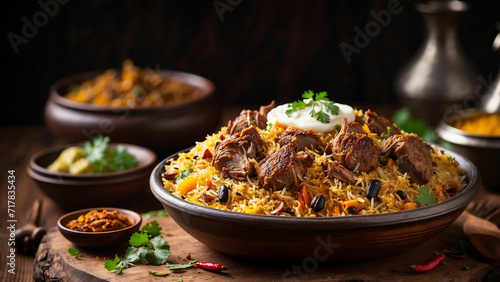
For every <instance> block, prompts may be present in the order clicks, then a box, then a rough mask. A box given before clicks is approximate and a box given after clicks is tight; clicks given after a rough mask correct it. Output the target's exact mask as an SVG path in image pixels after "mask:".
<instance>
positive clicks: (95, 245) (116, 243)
mask: <svg viewBox="0 0 500 282" xmlns="http://www.w3.org/2000/svg"><path fill="white" fill-rule="evenodd" d="M92 210H97V211H102V210H108V211H113V210H116V211H117V212H118V213H121V214H123V215H125V216H127V217H128V218H129V219H130V220H131V221H132V222H133V224H132V225H131V226H129V227H127V228H124V229H119V230H113V231H106V232H83V231H76V230H71V229H69V228H66V224H68V222H70V221H71V220H73V219H77V218H78V217H79V216H80V215H83V214H86V213H88V212H89V211H92ZM141 222H142V217H141V215H140V214H138V213H136V212H134V211H131V210H126V209H119V208H90V209H84V210H78V211H74V212H70V213H67V214H65V215H63V216H61V217H60V218H59V219H58V220H57V228H58V229H59V232H61V234H62V235H63V236H64V237H65V238H66V239H68V240H69V241H70V242H72V243H73V244H75V245H76V246H78V247H82V248H87V249H111V248H116V247H120V246H121V245H123V244H125V243H127V242H128V240H129V239H130V236H131V235H132V234H133V233H134V232H137V231H139V228H140V227H141Z"/></svg>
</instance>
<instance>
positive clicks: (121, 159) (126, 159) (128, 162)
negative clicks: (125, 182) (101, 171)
mask: <svg viewBox="0 0 500 282" xmlns="http://www.w3.org/2000/svg"><path fill="white" fill-rule="evenodd" d="M109 156H110V159H111V160H112V162H111V163H110V169H109V170H110V171H122V170H126V169H131V168H134V167H137V166H138V162H137V159H136V158H135V157H134V156H132V155H131V154H129V153H128V151H127V148H125V147H124V146H121V145H118V146H116V149H114V150H111V151H110V152H109Z"/></svg>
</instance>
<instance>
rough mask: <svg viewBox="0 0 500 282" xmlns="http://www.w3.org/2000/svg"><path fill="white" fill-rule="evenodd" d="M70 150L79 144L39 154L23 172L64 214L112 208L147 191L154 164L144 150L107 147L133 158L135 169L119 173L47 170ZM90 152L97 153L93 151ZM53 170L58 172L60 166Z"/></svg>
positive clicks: (152, 156)
mask: <svg viewBox="0 0 500 282" xmlns="http://www.w3.org/2000/svg"><path fill="white" fill-rule="evenodd" d="M101 145H102V144H101ZM71 147H81V144H73V145H62V146H55V147H52V148H48V149H45V150H43V151H40V152H38V153H36V154H35V155H33V156H32V157H31V159H30V163H29V165H28V168H27V171H28V175H29V176H30V177H31V178H32V179H33V180H34V181H35V183H36V184H37V186H38V187H39V188H40V190H42V192H43V193H44V194H45V195H47V196H48V197H49V198H51V199H52V200H53V201H54V202H55V203H56V204H58V205H59V206H61V207H62V208H64V209H66V210H76V209H79V208H86V207H92V206H107V205H114V204H119V203H123V202H125V201H127V200H130V199H133V198H134V197H135V196H136V195H138V194H139V193H140V192H141V191H143V190H144V188H146V187H147V183H148V178H149V174H150V173H151V169H152V168H153V167H154V165H155V163H156V154H155V153H154V152H153V151H151V150H149V149H147V148H144V147H140V146H136V145H132V144H123V143H110V144H109V149H110V150H111V151H114V150H116V149H117V148H121V149H120V151H119V152H122V153H123V152H125V151H126V152H127V153H128V154H130V155H131V156H133V157H134V158H135V161H136V162H137V166H136V167H133V168H129V169H125V170H122V171H114V172H98V173H78V174H72V173H69V171H68V172H55V171H51V170H49V166H51V165H53V164H54V163H57V162H56V160H57V159H58V158H59V157H61V153H62V152H63V151H64V150H67V149H68V148H71ZM101 149H102V148H101ZM93 152H94V153H97V150H93ZM70 153H71V152H70ZM63 156H64V155H63ZM73 156H74V155H73ZM68 157H70V155H68ZM94 157H95V155H94ZM115 157H116V155H115ZM127 159H128V158H125V160H127ZM122 160H123V159H122ZM117 165H118V164H117ZM119 165H124V163H123V162H121V163H120V164H119ZM57 166H59V168H61V167H60V166H61V165H57ZM101 167H102V166H101V164H100V162H97V163H96V165H95V167H94V168H101ZM80 168H81V167H78V170H79V169H80Z"/></svg>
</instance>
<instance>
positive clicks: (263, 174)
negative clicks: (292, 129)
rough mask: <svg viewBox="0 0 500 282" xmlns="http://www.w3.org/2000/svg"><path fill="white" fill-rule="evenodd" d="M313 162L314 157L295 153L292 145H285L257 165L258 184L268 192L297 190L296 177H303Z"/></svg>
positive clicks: (297, 180) (304, 153)
mask: <svg viewBox="0 0 500 282" xmlns="http://www.w3.org/2000/svg"><path fill="white" fill-rule="evenodd" d="M313 162H314V156H312V155H310V154H309V153H306V152H300V153H297V152H296V150H295V146H294V145H293V144H288V145H285V146H283V147H281V148H280V149H279V150H278V151H276V152H275V153H273V154H271V155H268V156H267V157H266V158H265V159H263V160H262V161H261V162H260V163H259V170H258V176H259V183H260V184H261V185H262V187H264V188H266V189H269V190H281V189H283V188H284V187H286V188H287V189H292V188H297V187H298V186H299V182H300V180H299V176H298V175H304V174H305V172H306V169H307V168H308V167H310V166H311V165H312V164H313Z"/></svg>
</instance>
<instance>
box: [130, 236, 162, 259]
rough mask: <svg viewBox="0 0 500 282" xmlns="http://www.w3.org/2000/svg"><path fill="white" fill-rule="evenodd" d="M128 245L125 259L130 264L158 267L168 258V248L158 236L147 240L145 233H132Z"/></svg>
mask: <svg viewBox="0 0 500 282" xmlns="http://www.w3.org/2000/svg"><path fill="white" fill-rule="evenodd" d="M129 242H130V245H131V247H129V248H128V249H127V252H126V253H125V257H126V258H127V260H129V261H130V262H132V263H144V262H148V263H150V264H153V265H160V264H163V263H165V262H166V261H167V259H168V258H169V257H170V255H171V253H170V246H169V245H168V243H167V242H166V241H165V239H163V237H162V236H161V235H158V236H156V237H154V238H153V239H151V241H150V240H149V239H148V234H146V233H134V234H132V236H131V237H130V240H129Z"/></svg>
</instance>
